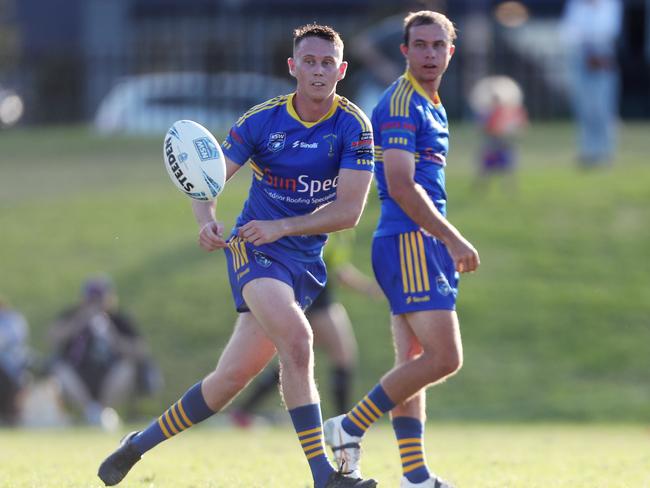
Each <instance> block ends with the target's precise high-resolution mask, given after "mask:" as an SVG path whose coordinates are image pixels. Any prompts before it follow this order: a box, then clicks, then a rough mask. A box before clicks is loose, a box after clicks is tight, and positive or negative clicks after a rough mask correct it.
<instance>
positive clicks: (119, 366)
mask: <svg viewBox="0 0 650 488" xmlns="http://www.w3.org/2000/svg"><path fill="white" fill-rule="evenodd" d="M136 372H137V366H136V364H135V361H134V360H132V359H121V360H118V361H116V362H115V364H113V365H112V366H111V368H110V369H109V370H108V372H107V373H106V377H105V378H104V381H103V382H102V387H101V389H100V391H99V399H100V402H101V403H102V405H107V406H109V407H117V406H119V405H121V404H122V403H124V401H125V400H126V399H127V398H129V396H132V395H133V394H134V393H136V391H135V385H136Z"/></svg>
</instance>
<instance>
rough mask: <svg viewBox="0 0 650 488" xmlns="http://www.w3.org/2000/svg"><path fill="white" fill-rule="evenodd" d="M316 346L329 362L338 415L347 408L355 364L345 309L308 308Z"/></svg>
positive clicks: (354, 345)
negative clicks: (321, 350) (323, 352)
mask: <svg viewBox="0 0 650 488" xmlns="http://www.w3.org/2000/svg"><path fill="white" fill-rule="evenodd" d="M307 317H308V318H309V323H310V324H311V327H312V330H313V331H314V340H315V344H316V346H318V347H322V348H323V349H324V350H325V351H326V353H327V356H328V357H329V359H330V362H331V368H332V370H331V374H330V384H331V389H332V394H333V398H334V404H335V406H336V412H337V414H341V413H344V412H346V411H347V410H348V408H350V406H349V399H350V392H351V388H352V376H353V372H354V368H355V365H356V362H357V341H356V338H355V337H354V332H353V331H352V324H351V322H350V318H349V316H348V313H347V311H346V310H345V307H344V306H343V305H342V304H341V303H338V302H335V303H329V304H327V306H325V307H319V308H317V309H314V310H312V309H310V310H309V312H308V313H307Z"/></svg>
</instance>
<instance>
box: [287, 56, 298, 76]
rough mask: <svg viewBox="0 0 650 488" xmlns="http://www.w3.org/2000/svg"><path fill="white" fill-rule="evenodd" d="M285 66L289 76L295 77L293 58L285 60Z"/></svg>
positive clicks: (294, 61)
mask: <svg viewBox="0 0 650 488" xmlns="http://www.w3.org/2000/svg"><path fill="white" fill-rule="evenodd" d="M287 65H288V66H289V74H290V75H291V76H293V77H295V76H296V60H295V59H293V58H287Z"/></svg>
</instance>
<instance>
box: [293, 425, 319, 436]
mask: <svg viewBox="0 0 650 488" xmlns="http://www.w3.org/2000/svg"><path fill="white" fill-rule="evenodd" d="M322 430H323V428H322V427H316V428H314V429H309V430H303V431H302V432H298V437H302V436H304V435H311V434H315V433H316V432H322Z"/></svg>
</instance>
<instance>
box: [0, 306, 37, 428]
mask: <svg viewBox="0 0 650 488" xmlns="http://www.w3.org/2000/svg"><path fill="white" fill-rule="evenodd" d="M28 339H29V326H28V324H27V320H26V319H25V317H24V316H23V315H22V314H21V313H19V312H18V311H16V310H14V309H13V308H12V307H11V305H10V304H9V302H8V301H7V300H6V299H4V298H3V297H2V296H0V424H2V423H6V424H8V425H16V424H17V423H18V422H19V421H20V412H21V399H22V395H23V393H24V391H25V388H26V386H27V384H28V380H29V363H30V352H29V348H28V346H27V341H28Z"/></svg>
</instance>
